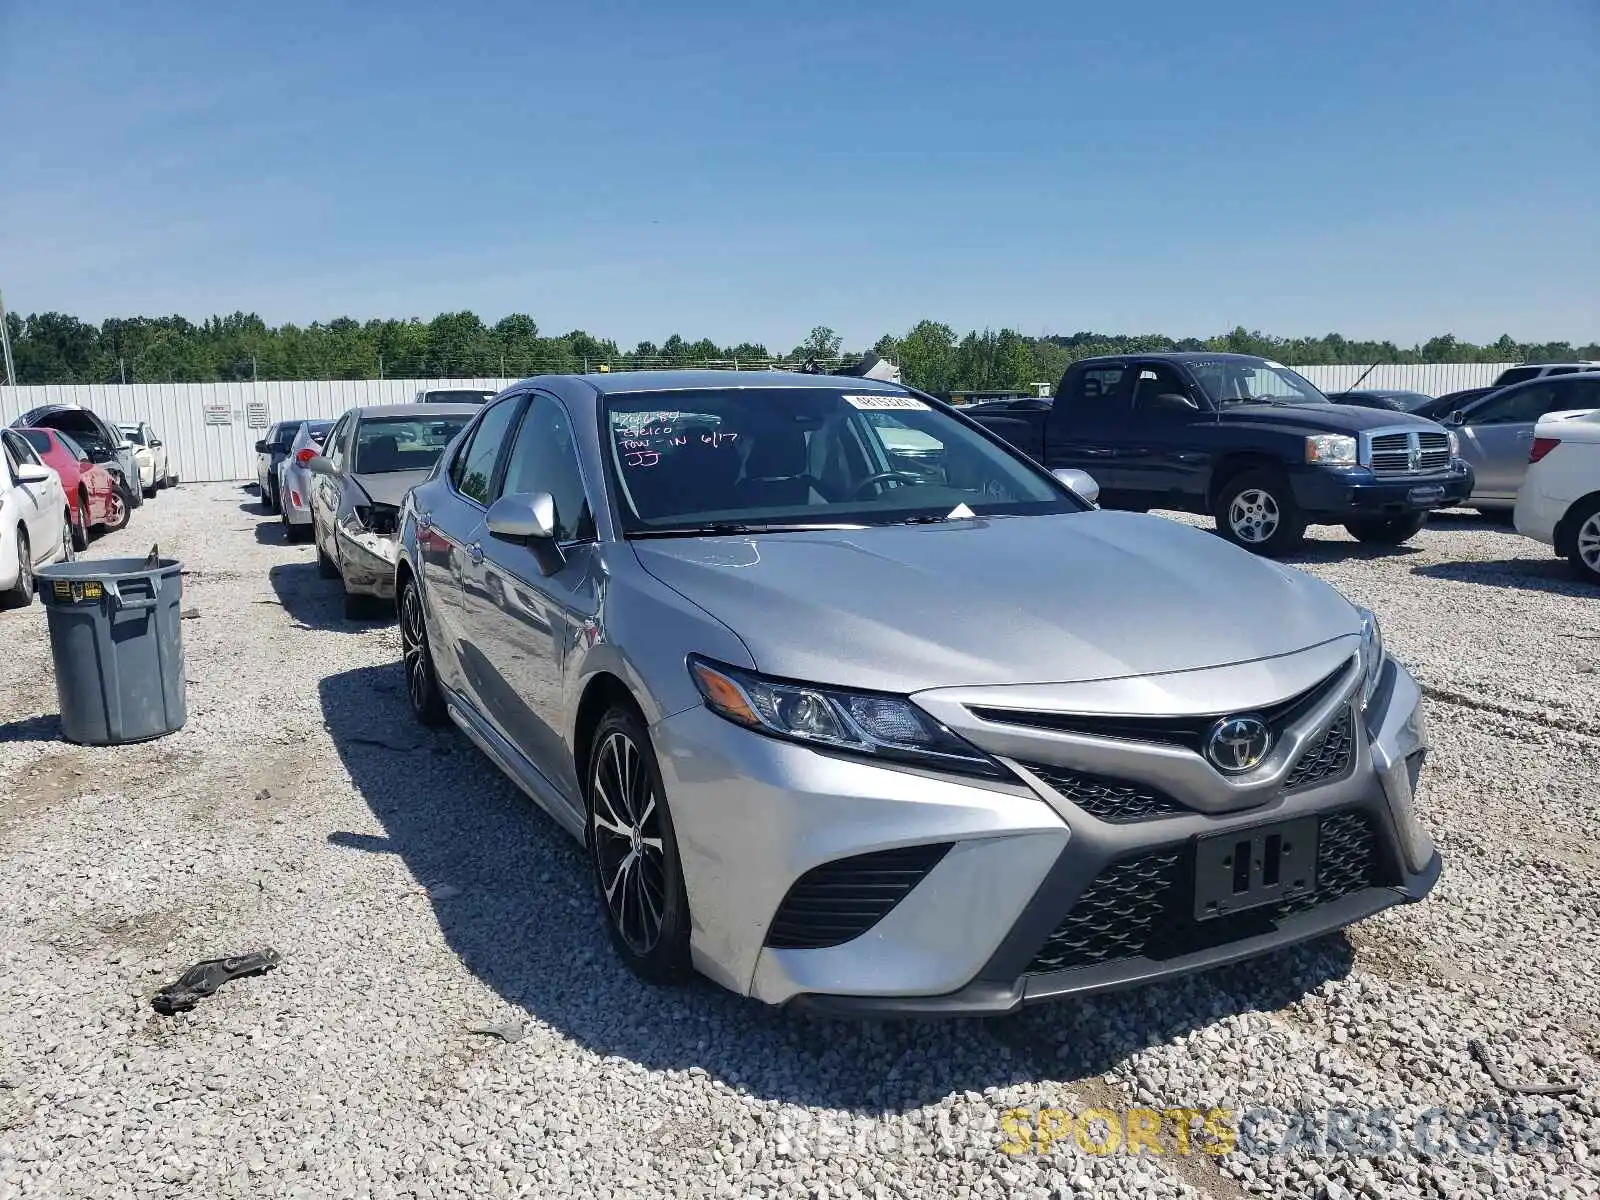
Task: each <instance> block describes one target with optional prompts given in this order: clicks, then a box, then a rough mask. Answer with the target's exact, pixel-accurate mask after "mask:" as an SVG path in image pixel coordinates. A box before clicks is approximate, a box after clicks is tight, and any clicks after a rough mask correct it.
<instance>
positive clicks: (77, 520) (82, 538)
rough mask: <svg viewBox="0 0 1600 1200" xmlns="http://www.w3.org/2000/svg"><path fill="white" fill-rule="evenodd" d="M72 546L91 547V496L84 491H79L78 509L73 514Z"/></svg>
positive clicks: (85, 548) (77, 547) (76, 548)
mask: <svg viewBox="0 0 1600 1200" xmlns="http://www.w3.org/2000/svg"><path fill="white" fill-rule="evenodd" d="M72 548H73V549H74V550H87V549H88V548H89V497H88V495H87V494H85V493H83V492H79V493H78V505H77V509H76V510H75V511H74V512H73V516H72Z"/></svg>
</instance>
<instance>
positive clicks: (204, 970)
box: [150, 949, 281, 1017]
mask: <svg viewBox="0 0 1600 1200" xmlns="http://www.w3.org/2000/svg"><path fill="white" fill-rule="evenodd" d="M280 961H281V960H280V959H279V957H278V952H277V951H276V950H272V949H267V950H257V951H255V952H253V953H251V954H241V955H239V956H237V957H235V958H208V959H206V960H205V961H204V962H197V963H195V965H194V966H192V967H190V968H189V969H188V970H187V971H185V972H184V973H183V974H182V975H180V976H179V977H178V978H177V979H176V980H174V981H173V982H172V983H169V984H167V986H166V987H164V988H162V989H161V990H160V991H159V992H157V993H156V994H155V995H154V996H153V997H151V1000H150V1007H151V1008H153V1009H155V1010H156V1011H157V1012H158V1013H160V1014H161V1015H162V1016H164V1017H170V1016H171V1015H172V1014H173V1013H180V1012H188V1011H189V1010H190V1009H191V1008H193V1007H194V1006H195V1005H197V1004H199V1003H200V1001H202V1000H204V999H205V998H206V997H207V996H209V995H211V993H212V992H214V991H216V990H217V989H218V988H219V987H221V986H222V985H223V984H225V983H227V982H228V981H229V980H231V979H243V978H244V977H245V976H247V975H265V974H266V973H267V972H268V971H270V970H272V969H273V968H274V967H276V966H277V965H278V963H279V962H280Z"/></svg>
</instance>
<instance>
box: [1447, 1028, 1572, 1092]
mask: <svg viewBox="0 0 1600 1200" xmlns="http://www.w3.org/2000/svg"><path fill="white" fill-rule="evenodd" d="M1467 1048H1468V1049H1470V1050H1471V1051H1472V1053H1473V1055H1474V1056H1475V1057H1476V1058H1477V1060H1478V1061H1479V1062H1480V1063H1482V1064H1483V1069H1484V1070H1485V1071H1487V1072H1488V1073H1489V1078H1490V1079H1492V1080H1494V1085H1495V1087H1497V1088H1499V1089H1500V1090H1501V1091H1502V1092H1510V1093H1511V1094H1512V1095H1514V1096H1570V1095H1571V1094H1572V1093H1573V1092H1576V1091H1577V1090H1578V1089H1579V1088H1580V1087H1581V1086H1582V1084H1578V1083H1514V1082H1512V1081H1511V1080H1510V1079H1507V1078H1506V1077H1505V1076H1504V1075H1502V1074H1501V1073H1500V1071H1499V1070H1498V1069H1497V1068H1496V1067H1495V1065H1494V1062H1493V1061H1492V1060H1491V1059H1490V1058H1489V1050H1488V1048H1487V1047H1486V1046H1484V1044H1483V1043H1482V1042H1480V1041H1479V1040H1478V1039H1477V1038H1473V1039H1472V1040H1471V1041H1470V1042H1468V1043H1467Z"/></svg>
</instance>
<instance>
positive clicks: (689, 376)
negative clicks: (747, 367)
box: [433, 371, 906, 408]
mask: <svg viewBox="0 0 1600 1200" xmlns="http://www.w3.org/2000/svg"><path fill="white" fill-rule="evenodd" d="M571 379H580V380H582V381H583V382H584V383H587V384H588V385H589V386H590V387H592V388H594V390H595V391H597V392H599V393H600V394H601V395H616V394H620V393H623V392H688V391H706V390H710V389H718V390H721V389H724V388H780V387H781V388H830V389H839V388H846V389H848V390H850V391H852V392H883V393H886V394H890V395H904V394H905V392H906V388H905V386H904V385H903V384H898V383H890V382H888V381H886V380H882V379H861V378H857V377H854V376H845V375H808V374H805V373H803V372H801V371H607V372H604V373H602V374H594V375H553V376H552V375H539V376H535V377H534V378H532V379H526V380H523V382H524V383H526V384H528V385H530V386H533V385H543V384H545V383H548V382H553V381H556V380H571ZM433 407H436V408H437V407H439V406H438V405H434V406H433Z"/></svg>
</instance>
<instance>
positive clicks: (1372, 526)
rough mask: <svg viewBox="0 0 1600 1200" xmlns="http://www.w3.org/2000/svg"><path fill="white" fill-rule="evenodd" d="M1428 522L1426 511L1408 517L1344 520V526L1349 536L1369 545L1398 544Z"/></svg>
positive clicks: (1413, 535)
mask: <svg viewBox="0 0 1600 1200" xmlns="http://www.w3.org/2000/svg"><path fill="white" fill-rule="evenodd" d="M1427 523H1428V514H1427V513H1416V514H1414V515H1413V516H1409V517H1368V518H1367V519H1366V520H1362V521H1346V522H1345V523H1344V527H1345V529H1346V530H1348V531H1349V533H1350V536H1351V537H1353V538H1355V539H1356V541H1358V542H1366V543H1367V544H1368V545H1369V546H1398V545H1400V544H1401V543H1402V542H1407V541H1410V540H1411V539H1412V538H1414V537H1416V536H1417V534H1418V532H1420V531H1421V529H1422V527H1423V526H1424V525H1426V524H1427Z"/></svg>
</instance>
